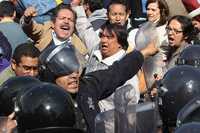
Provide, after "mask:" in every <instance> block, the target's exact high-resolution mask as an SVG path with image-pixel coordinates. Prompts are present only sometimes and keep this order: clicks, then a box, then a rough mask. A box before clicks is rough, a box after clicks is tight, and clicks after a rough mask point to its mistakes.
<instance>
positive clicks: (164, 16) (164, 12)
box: [146, 0, 169, 26]
mask: <svg viewBox="0 0 200 133" xmlns="http://www.w3.org/2000/svg"><path fill="white" fill-rule="evenodd" d="M150 3H158V8H159V9H160V20H159V22H158V26H160V25H164V24H166V23H167V20H168V18H169V7H168V4H167V2H166V1H165V0H147V3H146V8H147V6H148V5H149V4H150Z"/></svg>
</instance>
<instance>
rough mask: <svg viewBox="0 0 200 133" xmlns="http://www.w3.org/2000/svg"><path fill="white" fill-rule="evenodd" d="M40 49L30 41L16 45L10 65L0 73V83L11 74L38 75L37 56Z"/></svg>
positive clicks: (11, 75)
mask: <svg viewBox="0 0 200 133" xmlns="http://www.w3.org/2000/svg"><path fill="white" fill-rule="evenodd" d="M39 55H40V51H39V50H38V49H37V48H36V47H35V46H34V45H33V44H32V43H23V44H21V45H19V46H18V47H16V49H15V51H14V53H13V56H12V59H11V66H10V67H8V68H7V69H5V70H4V71H2V72H1V74H0V85H1V84H2V83H3V82H4V81H6V80H7V79H9V78H10V77H13V76H33V77H37V76H38V63H39V62H38V57H39Z"/></svg>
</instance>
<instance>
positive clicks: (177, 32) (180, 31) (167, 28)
mask: <svg viewBox="0 0 200 133" xmlns="http://www.w3.org/2000/svg"><path fill="white" fill-rule="evenodd" d="M170 31H171V32H173V33H175V34H179V33H182V32H183V30H177V29H172V28H170V27H166V32H167V33H169V32H170Z"/></svg>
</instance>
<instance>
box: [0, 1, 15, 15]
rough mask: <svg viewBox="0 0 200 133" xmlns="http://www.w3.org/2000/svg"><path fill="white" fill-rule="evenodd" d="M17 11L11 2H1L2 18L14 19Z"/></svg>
mask: <svg viewBox="0 0 200 133" xmlns="http://www.w3.org/2000/svg"><path fill="white" fill-rule="evenodd" d="M15 11H16V8H15V5H14V4H13V3H12V2H11V1H2V2H0V17H12V16H13V14H14V12H15Z"/></svg>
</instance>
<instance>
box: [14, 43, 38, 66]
mask: <svg viewBox="0 0 200 133" xmlns="http://www.w3.org/2000/svg"><path fill="white" fill-rule="evenodd" d="M22 56H28V57H32V58H36V57H39V56H40V51H39V50H38V49H37V48H36V47H35V46H34V44H33V43H31V42H27V43H23V44H20V45H19V46H17V47H16V48H15V50H14V53H13V57H12V58H13V59H14V60H15V62H16V64H18V63H20V62H21V57H22Z"/></svg>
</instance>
